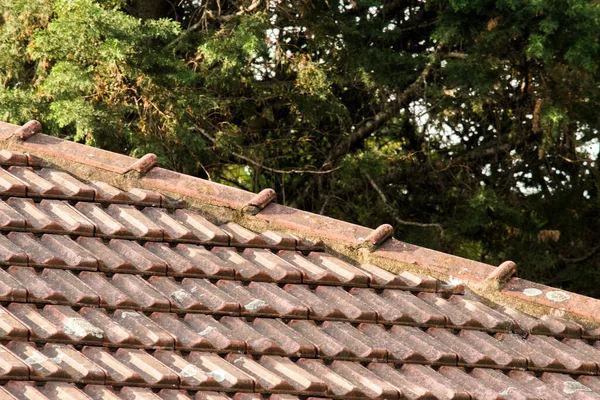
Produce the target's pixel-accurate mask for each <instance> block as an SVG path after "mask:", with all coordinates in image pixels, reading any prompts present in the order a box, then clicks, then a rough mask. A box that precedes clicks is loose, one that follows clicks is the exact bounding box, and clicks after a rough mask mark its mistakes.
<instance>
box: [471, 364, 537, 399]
mask: <svg viewBox="0 0 600 400" xmlns="http://www.w3.org/2000/svg"><path fill="white" fill-rule="evenodd" d="M470 375H471V376H472V377H473V378H475V379H477V380H478V381H480V382H485V383H486V385H487V386H488V387H489V388H491V389H492V390H494V391H496V392H497V393H499V394H504V395H505V396H507V397H508V396H510V398H514V399H524V400H525V399H534V398H537V396H536V395H535V394H533V393H531V392H530V391H529V390H527V388H526V387H525V386H523V385H521V384H520V383H519V382H518V381H515V380H514V379H510V378H509V377H508V376H506V375H505V374H503V373H502V372H500V371H497V370H493V369H488V368H475V369H473V371H471V373H470Z"/></svg>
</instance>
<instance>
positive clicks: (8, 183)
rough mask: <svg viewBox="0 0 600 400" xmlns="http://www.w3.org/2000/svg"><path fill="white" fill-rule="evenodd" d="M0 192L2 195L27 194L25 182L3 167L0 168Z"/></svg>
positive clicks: (20, 195)
mask: <svg viewBox="0 0 600 400" xmlns="http://www.w3.org/2000/svg"><path fill="white" fill-rule="evenodd" d="M0 194H1V195H2V196H19V197H25V196H27V183H26V182H24V181H22V180H20V179H19V178H17V177H16V176H15V175H13V174H11V173H10V172H8V171H7V170H5V169H4V168H0Z"/></svg>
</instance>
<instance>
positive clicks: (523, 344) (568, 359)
mask: <svg viewBox="0 0 600 400" xmlns="http://www.w3.org/2000/svg"><path fill="white" fill-rule="evenodd" d="M496 338H497V339H498V340H500V341H501V342H504V344H505V345H506V346H508V347H511V348H512V349H514V350H515V351H517V352H518V353H520V354H522V355H523V356H525V357H527V360H528V362H527V365H528V369H530V370H547V371H577V372H580V373H591V372H593V371H596V370H597V365H596V364H595V363H593V361H585V358H586V357H585V356H581V357H582V359H583V360H580V359H579V356H580V355H579V354H578V353H575V351H574V350H573V349H569V348H568V347H567V346H566V345H565V344H562V343H560V342H558V340H556V339H553V338H548V337H545V336H538V335H530V336H529V338H528V339H527V340H524V339H522V338H521V337H519V336H518V335H512V334H506V333H499V334H497V335H496ZM550 340H551V341H550ZM560 345H562V346H560ZM559 346H560V347H559ZM565 348H566V349H565Z"/></svg>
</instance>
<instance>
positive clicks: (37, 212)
mask: <svg viewBox="0 0 600 400" xmlns="http://www.w3.org/2000/svg"><path fill="white" fill-rule="evenodd" d="M6 203H7V204H8V205H9V206H10V208H12V209H13V210H15V211H16V212H18V213H19V214H20V215H21V216H22V217H23V218H24V219H25V223H26V229H27V230H28V231H32V232H52V233H65V232H66V231H65V228H63V227H62V226H61V225H60V224H59V223H58V222H57V221H55V220H54V218H52V216H50V215H48V214H46V213H44V212H43V211H42V210H41V209H40V208H39V207H38V206H37V204H36V203H34V201H33V200H31V199H22V198H19V197H11V198H10V199H8V200H7V201H6Z"/></svg>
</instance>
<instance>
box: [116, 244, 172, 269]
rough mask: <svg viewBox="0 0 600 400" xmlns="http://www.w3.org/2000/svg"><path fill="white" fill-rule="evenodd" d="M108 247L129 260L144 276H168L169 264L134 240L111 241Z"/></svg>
mask: <svg viewBox="0 0 600 400" xmlns="http://www.w3.org/2000/svg"><path fill="white" fill-rule="evenodd" d="M108 247H110V249H111V250H113V251H114V252H116V253H118V254H119V255H120V256H121V257H122V258H124V259H126V260H128V261H130V262H131V264H133V265H134V266H135V268H136V269H137V271H138V272H140V273H143V274H160V275H166V274H167V264H166V263H165V262H164V261H163V260H162V259H160V258H159V257H157V256H156V255H155V254H153V253H152V252H150V251H148V250H147V249H146V248H144V247H143V246H141V245H140V244H138V243H137V242H135V241H133V240H123V239H111V240H110V242H108Z"/></svg>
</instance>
